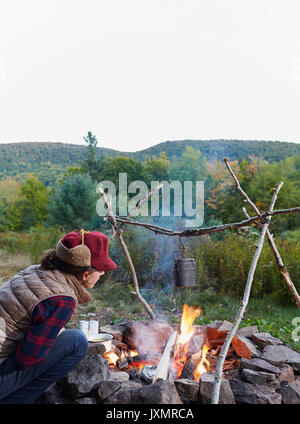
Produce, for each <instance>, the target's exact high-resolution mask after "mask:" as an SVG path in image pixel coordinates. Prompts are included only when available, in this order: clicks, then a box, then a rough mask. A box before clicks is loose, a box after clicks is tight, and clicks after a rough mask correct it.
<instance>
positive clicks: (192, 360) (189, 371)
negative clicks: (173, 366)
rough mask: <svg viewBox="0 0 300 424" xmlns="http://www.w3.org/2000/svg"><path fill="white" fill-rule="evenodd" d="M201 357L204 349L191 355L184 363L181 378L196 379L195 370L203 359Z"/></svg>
mask: <svg viewBox="0 0 300 424" xmlns="http://www.w3.org/2000/svg"><path fill="white" fill-rule="evenodd" d="M201 357H202V350H200V351H199V352H197V353H194V354H193V355H191V356H190V357H189V358H188V360H187V361H186V363H185V364H184V367H183V370H182V373H181V376H180V378H188V379H189V380H194V374H195V370H196V368H197V365H198V364H199V362H200V361H201Z"/></svg>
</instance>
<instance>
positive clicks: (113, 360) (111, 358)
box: [104, 352, 120, 367]
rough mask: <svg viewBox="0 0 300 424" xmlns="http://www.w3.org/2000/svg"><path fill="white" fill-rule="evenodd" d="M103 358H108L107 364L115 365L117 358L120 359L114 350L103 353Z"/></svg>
mask: <svg viewBox="0 0 300 424" xmlns="http://www.w3.org/2000/svg"><path fill="white" fill-rule="evenodd" d="M104 358H106V359H107V360H108V363H109V365H114V366H115V367H116V366H117V360H118V359H120V358H119V356H118V355H117V354H116V353H114V352H108V353H106V354H105V355H104Z"/></svg>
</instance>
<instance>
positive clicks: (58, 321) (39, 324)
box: [16, 296, 75, 369]
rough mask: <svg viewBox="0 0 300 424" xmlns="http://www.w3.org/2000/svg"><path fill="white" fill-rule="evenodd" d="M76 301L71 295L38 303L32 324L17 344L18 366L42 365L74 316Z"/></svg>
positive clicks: (22, 367) (23, 367) (55, 297)
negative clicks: (62, 330) (58, 336)
mask: <svg viewBox="0 0 300 424" xmlns="http://www.w3.org/2000/svg"><path fill="white" fill-rule="evenodd" d="M74 308H75V301H74V299H73V298H72V297H69V296H54V297H50V298H48V299H45V300H43V301H42V302H40V303H38V304H37V305H36V307H35V308H34V310H33V313H32V324H31V326H30V327H29V329H28V330H27V333H26V336H25V337H24V338H23V339H22V340H21V341H20V343H19V344H18V346H17V351H16V360H17V365H18V368H21V369H25V368H29V367H31V366H33V365H40V364H42V363H43V362H44V361H45V360H46V357H47V355H48V353H49V350H50V349H51V347H52V346H53V344H54V342H55V339H56V337H57V335H58V333H59V331H60V330H61V329H62V328H63V327H64V326H65V325H66V323H67V322H68V321H69V319H70V318H71V316H72V313H73V310H74Z"/></svg>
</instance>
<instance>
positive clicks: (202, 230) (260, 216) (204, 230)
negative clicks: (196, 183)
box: [115, 206, 300, 237]
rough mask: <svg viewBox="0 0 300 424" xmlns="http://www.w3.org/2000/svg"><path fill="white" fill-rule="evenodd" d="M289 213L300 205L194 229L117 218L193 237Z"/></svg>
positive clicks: (162, 231)
mask: <svg viewBox="0 0 300 424" xmlns="http://www.w3.org/2000/svg"><path fill="white" fill-rule="evenodd" d="M289 213H300V206H298V207H296V208H290V209H279V210H275V211H266V212H264V213H262V214H258V215H257V216H253V217H251V218H248V219H245V220H243V221H240V222H231V223H229V224H222V225H213V226H211V227H201V228H196V229H194V230H184V231H174V230H170V229H168V228H163V227H160V226H158V225H154V224H148V223H145V222H140V221H133V220H131V219H128V218H120V217H119V216H115V220H116V221H117V222H121V223H122V224H128V225H136V226H138V227H144V228H147V229H148V230H150V231H153V232H154V233H155V234H161V235H164V236H171V237H177V236H180V237H193V236H204V235H205V234H211V233H218V232H222V231H226V230H230V229H231V228H241V227H247V226H248V225H250V224H253V223H255V222H256V221H257V220H260V221H261V222H264V221H265V220H266V219H267V218H268V217H269V216H273V215H282V214H289Z"/></svg>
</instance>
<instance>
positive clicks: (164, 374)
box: [152, 331, 177, 383]
mask: <svg viewBox="0 0 300 424" xmlns="http://www.w3.org/2000/svg"><path fill="white" fill-rule="evenodd" d="M176 338H177V331H174V333H172V334H171V336H170V337H169V340H168V342H167V344H166V347H165V349H164V352H163V354H162V356H161V358H160V361H159V363H158V365H157V368H156V371H155V374H154V377H153V381H152V382H153V383H156V382H157V381H161V380H167V379H168V376H169V366H170V355H171V350H172V349H173V348H174V345H175V342H176Z"/></svg>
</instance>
